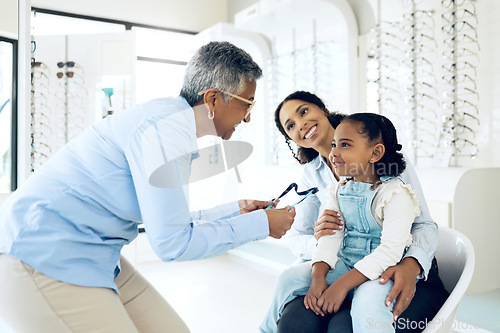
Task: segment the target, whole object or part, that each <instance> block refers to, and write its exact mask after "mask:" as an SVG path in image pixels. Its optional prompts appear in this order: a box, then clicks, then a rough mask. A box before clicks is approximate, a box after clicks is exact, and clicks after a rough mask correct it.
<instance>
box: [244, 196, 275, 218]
mask: <svg viewBox="0 0 500 333" xmlns="http://www.w3.org/2000/svg"><path fill="white" fill-rule="evenodd" d="M278 202H279V200H276V201H275V202H274V204H273V206H272V208H276V206H277V205H278ZM271 203H272V201H271V200H269V201H260V200H253V199H242V200H238V206H240V213H241V214H246V213H250V212H253V211H255V210H258V209H265V208H266V207H267V206H269V205H270V204H271Z"/></svg>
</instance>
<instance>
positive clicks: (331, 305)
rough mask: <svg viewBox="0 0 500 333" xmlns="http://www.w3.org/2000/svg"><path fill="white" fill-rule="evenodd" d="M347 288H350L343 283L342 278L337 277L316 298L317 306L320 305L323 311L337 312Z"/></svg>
mask: <svg viewBox="0 0 500 333" xmlns="http://www.w3.org/2000/svg"><path fill="white" fill-rule="evenodd" d="M349 290H351V288H349V286H347V285H345V284H343V283H342V280H340V279H339V280H337V281H335V282H334V283H332V285H331V286H330V287H328V289H327V290H326V291H325V292H324V293H323V295H321V297H320V298H319V299H318V306H319V307H321V309H322V310H323V311H324V312H328V313H332V312H335V313H337V311H339V308H340V306H341V305H342V302H344V299H345V297H346V296H347V293H348V292H349Z"/></svg>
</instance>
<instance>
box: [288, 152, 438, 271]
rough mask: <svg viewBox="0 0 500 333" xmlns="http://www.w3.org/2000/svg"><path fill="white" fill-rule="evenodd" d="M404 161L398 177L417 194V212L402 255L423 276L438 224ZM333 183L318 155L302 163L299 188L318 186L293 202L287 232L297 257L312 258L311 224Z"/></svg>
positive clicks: (410, 168)
mask: <svg viewBox="0 0 500 333" xmlns="http://www.w3.org/2000/svg"><path fill="white" fill-rule="evenodd" d="M406 161H407V165H406V170H405V171H404V172H403V173H402V174H401V175H400V178H401V179H402V180H403V182H404V183H405V184H410V185H411V186H412V188H413V189H414V190H415V192H416V193H417V195H418V198H419V202H420V205H419V208H420V212H421V213H420V215H419V216H418V217H417V218H415V220H414V222H413V225H412V228H411V234H412V238H413V242H412V244H411V246H410V247H409V248H408V250H407V251H406V253H405V258H406V257H412V258H415V259H416V260H417V261H418V263H419V264H420V266H421V267H422V272H421V274H420V276H419V278H424V279H426V278H427V275H428V273H429V269H430V268H431V264H432V260H433V259H434V254H435V253H436V251H437V247H438V243H439V239H438V226H437V224H436V222H434V220H433V219H432V217H431V215H430V213H429V209H428V208H427V203H426V201H425V196H424V193H423V191H422V188H421V186H420V182H419V181H418V177H417V174H416V173H415V170H414V169H413V166H412V165H411V163H410V162H409V161H408V159H406ZM336 183H337V180H336V179H335V178H334V176H333V173H332V171H331V170H330V168H329V167H328V165H327V164H326V163H325V162H324V160H323V158H322V157H321V156H318V157H316V158H315V159H314V160H312V161H311V162H309V163H307V164H305V165H304V167H303V172H302V177H301V181H300V184H299V187H300V188H311V187H318V189H319V192H318V193H316V194H313V195H310V196H309V197H307V198H306V199H305V200H304V201H303V202H302V203H301V204H300V205H297V207H296V212H297V214H296V216H295V221H294V223H293V225H292V228H291V230H290V232H289V243H290V250H291V251H292V253H294V254H295V255H297V257H299V258H300V259H301V260H304V261H306V260H311V258H312V255H313V253H314V251H315V249H316V245H317V241H316V238H314V223H315V222H316V221H317V220H318V217H319V215H320V214H321V213H323V211H324V210H325V209H326V204H327V196H326V191H325V190H326V188H328V187H329V186H331V185H333V184H336Z"/></svg>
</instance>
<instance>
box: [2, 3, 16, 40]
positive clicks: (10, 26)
mask: <svg viewBox="0 0 500 333" xmlns="http://www.w3.org/2000/svg"><path fill="white" fill-rule="evenodd" d="M0 8H1V9H2V10H0V36H3V37H8V38H12V39H17V0H2V4H1V6H0Z"/></svg>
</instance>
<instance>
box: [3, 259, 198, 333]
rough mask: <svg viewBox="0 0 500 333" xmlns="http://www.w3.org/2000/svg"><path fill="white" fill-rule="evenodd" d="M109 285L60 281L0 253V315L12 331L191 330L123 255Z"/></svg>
mask: <svg viewBox="0 0 500 333" xmlns="http://www.w3.org/2000/svg"><path fill="white" fill-rule="evenodd" d="M120 264H121V272H120V275H119V276H118V277H117V278H116V280H115V283H116V285H117V286H118V288H119V290H120V294H121V295H120V296H119V295H117V294H116V293H115V292H114V291H113V290H110V289H107V288H94V287H81V286H75V285H72V284H68V283H64V282H60V281H57V280H54V279H52V278H49V277H47V276H45V275H43V274H41V273H40V272H38V271H36V270H34V269H33V268H31V267H30V266H28V265H26V264H25V263H23V262H22V261H20V260H18V259H16V258H14V257H11V256H9V255H5V254H0V318H1V319H2V320H3V321H4V322H5V323H6V324H7V325H8V326H10V327H11V328H12V330H13V331H14V332H16V333H17V332H27V333H33V332H37V333H38V332H40V333H45V332H47V333H48V332H50V333H59V332H85V333H88V332H102V333H108V332H110V333H111V332H112V333H117V332H120V333H129V332H130V333H132V332H175V333H185V332H189V329H188V328H187V326H186V324H184V322H183V321H182V319H181V318H180V317H179V315H178V314H177V313H176V312H175V311H174V309H173V308H172V307H171V306H170V305H169V304H168V303H167V302H166V301H165V299H164V298H163V297H162V296H161V295H160V294H159V293H158V291H156V290H155V289H154V287H153V286H151V285H150V284H149V282H148V281H147V280H146V279H145V278H144V277H143V276H142V275H141V274H139V272H137V271H136V270H135V269H134V267H133V266H132V265H131V264H130V263H129V262H128V261H127V260H126V259H124V258H121V260H120Z"/></svg>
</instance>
